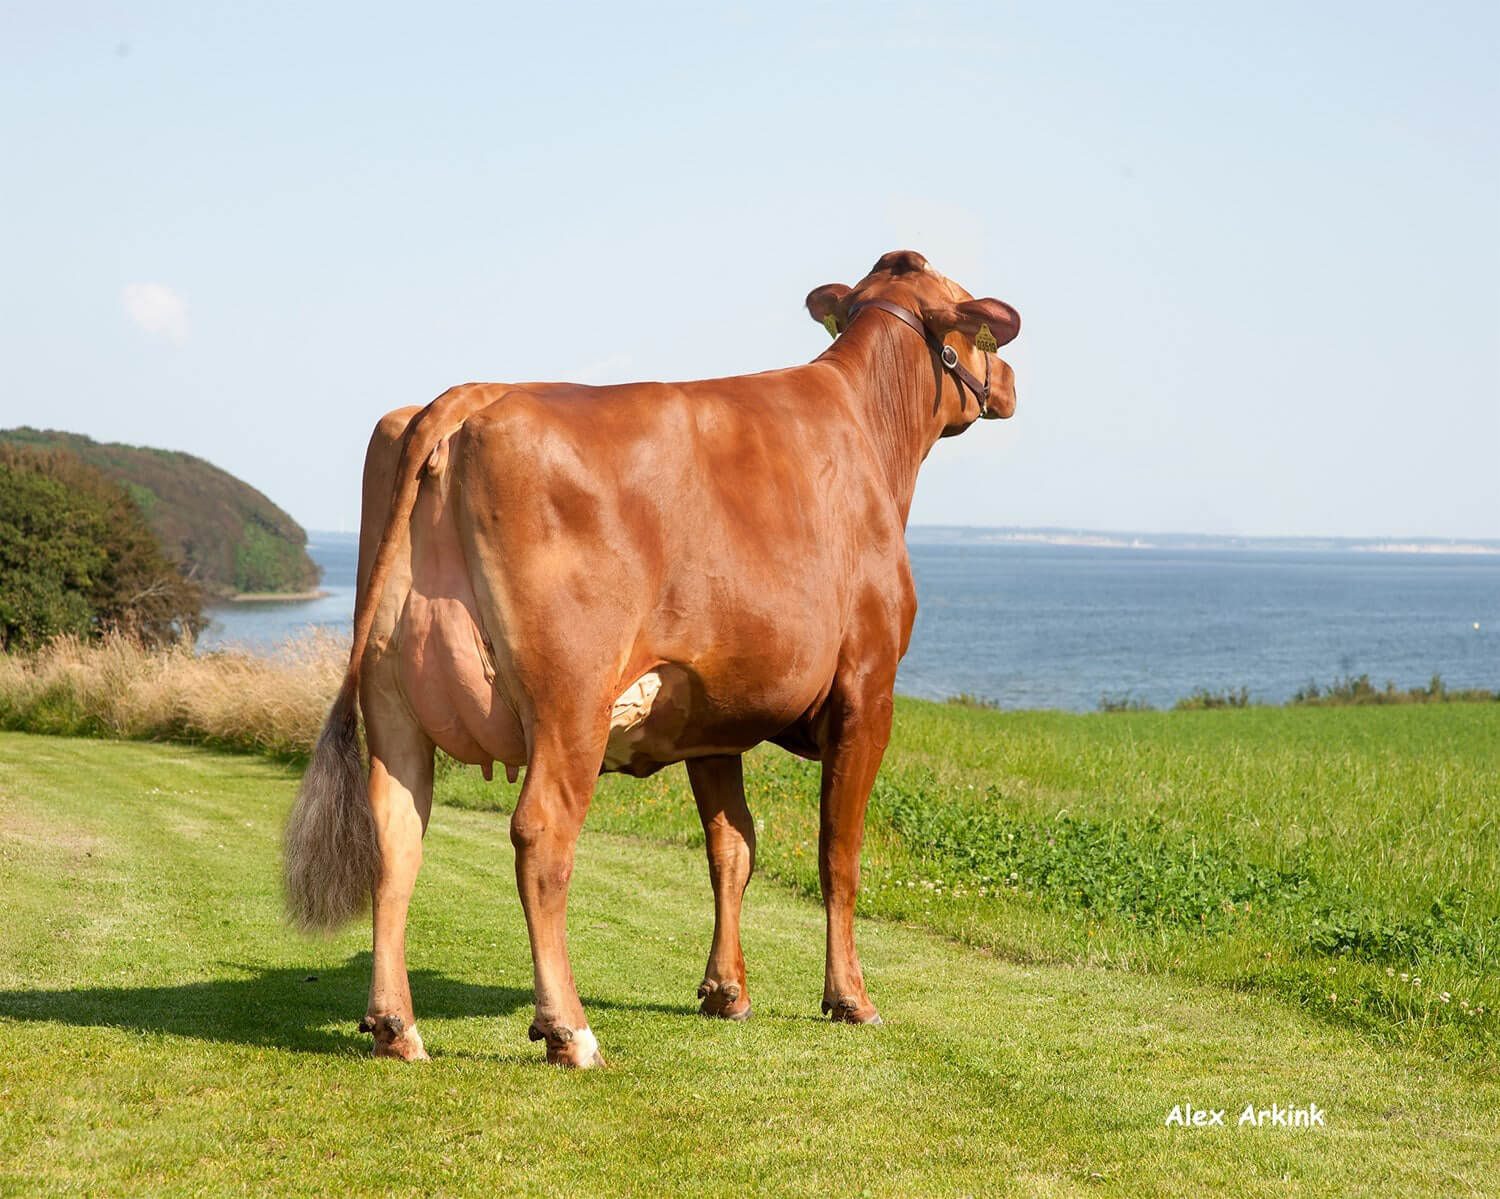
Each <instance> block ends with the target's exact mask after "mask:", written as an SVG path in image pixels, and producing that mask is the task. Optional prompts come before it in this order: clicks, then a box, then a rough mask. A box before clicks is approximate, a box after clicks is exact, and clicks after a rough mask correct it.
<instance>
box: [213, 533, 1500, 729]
mask: <svg viewBox="0 0 1500 1199" xmlns="http://www.w3.org/2000/svg"><path fill="white" fill-rule="evenodd" d="M308 548H309V551H310V552H311V554H312V557H313V560H314V561H316V562H317V563H318V564H319V565H320V566H321V567H322V568H323V572H324V573H323V588H324V590H325V591H326V592H327V594H326V595H325V596H324V598H322V599H318V600H313V601H308V602H304V603H274V604H239V605H233V606H225V607H217V608H214V609H212V611H211V616H212V617H213V624H212V626H211V627H210V629H209V630H208V632H207V633H206V634H205V635H204V637H203V639H202V641H201V642H200V644H202V645H203V646H205V647H208V648H213V647H217V646H223V645H239V646H246V647H250V648H253V649H261V650H263V649H267V648H270V647H273V646H275V645H276V644H278V643H279V642H281V641H283V640H285V639H286V638H288V637H291V636H295V635H296V634H298V633H300V632H303V631H305V630H307V629H308V628H323V629H328V630H332V631H334V632H337V633H342V634H344V635H346V636H347V634H348V630H349V626H350V622H351V619H352V614H353V610H354V575H355V564H356V558H357V543H356V538H355V537H354V535H352V534H337V533H314V534H312V535H311V536H310V540H309V546H308ZM911 560H912V571H913V573H914V575H915V576H916V583H917V597H918V603H919V609H918V613H917V623H916V628H915V630H914V631H913V633H912V642H911V649H910V651H909V652H908V653H907V656H906V660H905V661H904V662H903V663H902V665H901V671H900V674H899V675H898V676H897V690H898V691H900V692H902V693H903V694H906V695H916V696H923V697H926V698H931V699H942V698H945V697H947V696H951V695H956V694H959V693H967V694H970V695H974V696H978V697H982V698H984V699H986V700H989V701H992V702H994V703H997V704H999V705H1000V706H1001V707H1006V708H1069V709H1075V710H1087V709H1092V708H1095V707H1097V706H1098V705H1099V703H1100V700H1101V698H1102V697H1104V696H1109V697H1111V698H1112V699H1123V698H1127V697H1128V698H1130V699H1134V700H1138V701H1142V702H1145V703H1149V704H1153V705H1155V706H1157V707H1164V706H1170V704H1171V703H1172V702H1173V701H1174V700H1176V699H1178V698H1180V697H1182V696H1184V695H1187V694H1188V693H1189V692H1191V691H1193V690H1194V689H1196V688H1199V687H1206V688H1210V689H1225V688H1239V687H1248V688H1249V690H1250V693H1251V695H1252V696H1253V697H1254V698H1256V699H1260V700H1266V701H1271V702H1279V701H1282V700H1285V699H1287V698H1288V697H1289V696H1290V695H1291V694H1292V692H1293V691H1295V690H1296V689H1297V688H1298V687H1300V686H1302V685H1304V684H1306V683H1308V682H1309V681H1316V682H1318V683H1320V684H1326V683H1328V682H1331V681H1332V680H1334V679H1335V678H1339V677H1344V676H1349V675H1360V674H1368V675H1369V676H1370V678H1371V680H1372V681H1373V682H1374V683H1375V684H1376V685H1377V686H1383V685H1384V684H1385V682H1386V681H1387V680H1391V681H1394V682H1395V683H1396V684H1397V685H1398V686H1400V687H1410V686H1417V685H1420V684H1425V683H1426V682H1427V681H1428V680H1429V678H1430V677H1431V676H1432V675H1433V674H1435V673H1437V674H1441V675H1442V677H1443V680H1444V682H1446V683H1447V684H1448V686H1450V687H1484V688H1487V689H1489V690H1495V689H1497V688H1500V555H1484V554H1441V553H1412V554H1404V553H1369V552H1357V551H1337V550H1331V551H1300V550H1256V549H1162V548H1155V549H1152V548H1125V547H1120V548H1115V547H1110V548H1101V547H1095V546H1072V545H1069V546H1054V545H1027V544H1007V543H985V542H974V543H965V542H959V543H948V542H940V541H939V542H933V541H926V540H924V539H923V537H922V535H921V532H920V531H919V530H913V535H912V538H911Z"/></svg>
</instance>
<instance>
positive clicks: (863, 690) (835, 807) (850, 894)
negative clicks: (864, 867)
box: [818, 677, 892, 1024]
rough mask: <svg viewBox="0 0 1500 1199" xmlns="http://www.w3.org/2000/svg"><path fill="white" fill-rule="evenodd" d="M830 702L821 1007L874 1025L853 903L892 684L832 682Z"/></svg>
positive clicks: (821, 842)
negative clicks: (825, 945) (825, 938)
mask: <svg viewBox="0 0 1500 1199" xmlns="http://www.w3.org/2000/svg"><path fill="white" fill-rule="evenodd" d="M829 702H830V704H831V705H832V707H831V708H830V710H829V723H828V733H827V736H826V740H825V745H824V750H823V784H822V802H821V813H820V816H821V818H820V822H819V829H818V877H819V880H820V881H821V883H822V885H823V904H824V907H825V909H826V911H827V919H828V956H827V964H826V967H825V970H824V975H823V1011H824V1012H825V1013H826V1014H828V1015H831V1016H832V1017H833V1019H834V1020H835V1021H838V1022H843V1023H848V1024H879V1023H880V1014H879V1013H878V1012H877V1011H876V1010H875V1005H874V1004H873V1003H871V1002H870V997H869V995H868V994H867V993H866V991H865V979H864V973H863V971H861V969H860V965H859V954H858V952H856V950H855V948H854V902H855V897H856V895H857V894H858V892H859V851H860V847H861V845H862V844H863V843H864V836H865V808H866V807H867V806H868V804H869V801H870V788H871V787H872V786H873V785H874V783H875V774H876V772H877V771H878V770H879V769H880V760H881V758H882V757H884V755H885V747H886V744H887V743H888V742H889V740H890V735H891V711H892V705H891V683H890V681H889V680H888V679H886V678H884V677H882V678H881V679H879V680H864V681H863V682H862V685H858V686H856V687H854V688H852V689H844V688H841V687H836V688H835V692H834V694H832V695H831V696H830V697H829Z"/></svg>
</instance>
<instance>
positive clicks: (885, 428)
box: [818, 312, 943, 525]
mask: <svg viewBox="0 0 1500 1199" xmlns="http://www.w3.org/2000/svg"><path fill="white" fill-rule="evenodd" d="M818 361H819V362H827V363H831V364H833V365H834V366H836V367H838V369H839V370H840V371H841V372H842V373H843V375H844V376H845V378H846V379H848V381H849V383H850V385H851V388H852V390H853V392H854V394H855V396H856V398H857V402H858V404H859V406H860V409H861V411H862V413H863V416H864V420H863V425H864V429H865V431H866V433H867V434H868V435H869V438H870V442H871V444H872V445H873V446H874V447H875V456H876V458H877V459H878V460H879V463H880V469H881V473H882V474H883V476H884V479H885V483H886V485H887V486H888V487H889V488H890V492H891V498H892V499H893V500H894V501H895V503H896V506H897V508H898V509H899V510H900V512H901V523H902V524H903V525H904V524H905V523H906V517H907V513H908V512H910V511H911V501H912V495H913V493H914V492H915V491H916V487H917V472H918V470H920V469H921V466H922V462H923V460H924V459H925V458H926V457H927V453H928V451H929V450H931V449H932V447H933V445H935V444H936V442H937V439H938V438H939V437H940V436H941V435H942V431H943V421H942V417H941V415H940V411H939V408H940V405H939V403H938V399H939V398H940V397H941V391H940V388H941V387H942V377H941V375H935V374H934V370H933V360H932V354H931V352H930V351H929V350H928V348H927V345H926V343H925V342H923V340H922V339H921V338H920V337H917V336H916V334H915V333H914V332H913V331H912V330H911V329H908V328H906V327H905V326H904V325H902V324H901V323H900V322H899V321H897V320H895V319H894V318H892V317H885V316H883V315H881V314H879V313H874V312H871V313H869V314H867V315H866V316H865V317H864V318H863V319H862V320H859V321H857V322H856V323H855V324H853V325H852V326H850V328H848V329H846V330H845V331H844V332H843V333H842V334H841V335H840V336H839V339H838V340H837V341H835V342H834V343H833V345H831V346H829V347H828V349H827V350H826V351H824V353H823V355H822V357H820V358H819V359H818Z"/></svg>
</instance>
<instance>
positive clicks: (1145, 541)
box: [907, 525, 1500, 556]
mask: <svg viewBox="0 0 1500 1199" xmlns="http://www.w3.org/2000/svg"><path fill="white" fill-rule="evenodd" d="M907 540H909V541H911V542H914V543H916V544H921V545H945V544H946V545H1048V546H1071V547H1078V548H1086V549H1120V550H1259V551H1264V552H1279V553H1289V552H1290V553H1298V552H1300V553H1361V554H1464V555H1469V556H1485V555H1500V540H1491V539H1488V538H1472V537H1470V538H1446V537H1241V536H1229V535H1221V534H1215V533H1132V532H1128V531H1109V530H1097V529H1065V528H1055V527H1040V528H1024V527H1014V528H1009V527H996V528H974V527H970V526H965V525H913V526H911V528H909V529H908V530H907Z"/></svg>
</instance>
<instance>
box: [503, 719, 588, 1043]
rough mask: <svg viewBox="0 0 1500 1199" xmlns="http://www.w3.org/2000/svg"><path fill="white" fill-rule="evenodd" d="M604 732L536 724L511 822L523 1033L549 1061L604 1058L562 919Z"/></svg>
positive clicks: (566, 906) (565, 911)
mask: <svg viewBox="0 0 1500 1199" xmlns="http://www.w3.org/2000/svg"><path fill="white" fill-rule="evenodd" d="M606 733H607V729H601V730H600V731H599V732H598V734H597V735H585V734H582V733H580V734H579V735H577V736H574V737H570V736H567V735H558V733H557V732H554V731H551V730H546V729H543V728H538V729H537V730H536V731H535V733H534V735H533V739H532V747H531V753H530V758H529V761H528V762H527V766H526V781H525V783H524V784H522V787H521V795H520V798H519V799H518V800H517V801H516V810H515V813H514V814H513V815H512V816H511V821H510V839H511V843H512V844H513V845H515V847H516V885H517V887H518V889H519V890H520V893H521V907H522V908H523V909H524V910H525V913H526V931H527V934H528V935H529V936H530V938H531V961H532V972H533V979H534V982H535V987H536V1017H535V1019H534V1020H533V1021H532V1024H531V1032H530V1036H531V1039H532V1040H533V1041H545V1042H546V1043H547V1061H548V1062H550V1063H551V1064H552V1065H555V1066H573V1067H579V1068H585V1069H586V1068H588V1067H590V1066H602V1065H603V1064H604V1058H603V1057H602V1056H601V1055H600V1053H599V1042H598V1040H597V1039H596V1038H595V1036H594V1033H593V1031H592V1030H591V1029H590V1028H589V1022H588V1017H587V1016H585V1015H584V1012H583V1004H582V1003H581V1002H580V1001H579V999H578V989H577V987H576V986H575V985H574V983H573V967H572V965H571V963H570V962H569V961H568V931H567V919H568V883H569V881H570V880H571V878H572V877H573V855H574V850H575V849H576V847H577V844H578V834H579V831H580V830H581V829H582V828H583V818H584V816H585V814H586V813H587V812H588V807H589V801H590V800H591V799H592V798H593V795H594V783H595V780H596V779H597V778H598V775H599V766H600V763H601V762H602V761H603V758H604V741H605V735H606Z"/></svg>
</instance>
